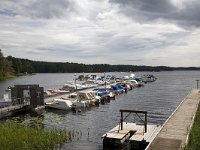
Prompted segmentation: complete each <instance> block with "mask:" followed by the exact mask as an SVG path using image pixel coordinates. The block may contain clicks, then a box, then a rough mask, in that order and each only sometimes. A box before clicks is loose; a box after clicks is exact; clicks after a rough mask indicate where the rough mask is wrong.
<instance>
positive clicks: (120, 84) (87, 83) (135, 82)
mask: <svg viewBox="0 0 200 150" xmlns="http://www.w3.org/2000/svg"><path fill="white" fill-rule="evenodd" d="M75 80H76V81H77V82H78V81H79V83H76V82H74V83H73V82H69V83H66V84H64V85H63V87H62V89H59V90H58V89H57V90H56V89H48V94H50V95H53V94H55V95H59V94H62V95H60V96H59V98H52V101H49V102H46V103H45V106H46V107H49V108H55V109H61V110H74V111H77V110H79V111H81V110H82V109H85V108H87V107H91V106H99V105H100V104H102V105H103V104H105V103H109V102H110V100H112V99H115V96H116V95H119V94H122V93H127V91H129V90H132V89H133V88H136V87H142V86H144V84H143V83H146V82H153V81H155V80H156V77H155V76H153V75H144V76H142V77H136V76H135V75H134V74H131V75H130V76H124V77H122V78H116V77H115V76H109V75H108V76H106V77H105V76H101V77H97V76H96V75H87V76H86V77H84V76H81V77H80V76H79V77H78V78H77V79H75ZM80 83H81V84H80ZM63 93H64V94H63Z"/></svg>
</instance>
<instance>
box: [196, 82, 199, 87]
mask: <svg viewBox="0 0 200 150" xmlns="http://www.w3.org/2000/svg"><path fill="white" fill-rule="evenodd" d="M196 81H197V89H198V88H199V80H196Z"/></svg>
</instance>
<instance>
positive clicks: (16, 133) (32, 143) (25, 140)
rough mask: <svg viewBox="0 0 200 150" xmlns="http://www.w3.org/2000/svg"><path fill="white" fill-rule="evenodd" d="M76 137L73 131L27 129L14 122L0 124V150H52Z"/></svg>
mask: <svg viewBox="0 0 200 150" xmlns="http://www.w3.org/2000/svg"><path fill="white" fill-rule="evenodd" d="M75 137H76V132H75V131H69V132H68V131H67V130H66V129H51V130H49V131H45V130H44V129H43V128H42V127H40V126H38V127H34V128H32V127H28V126H26V125H24V124H20V123H16V122H3V123H0V149H1V150H18V149H19V150H43V149H45V150H52V149H56V148H59V147H61V146H62V144H64V143H65V142H68V141H72V140H73V139H74V138H75Z"/></svg>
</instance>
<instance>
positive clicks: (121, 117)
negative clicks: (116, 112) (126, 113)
mask: <svg viewBox="0 0 200 150" xmlns="http://www.w3.org/2000/svg"><path fill="white" fill-rule="evenodd" d="M120 121H121V130H123V112H122V111H121V120H120Z"/></svg>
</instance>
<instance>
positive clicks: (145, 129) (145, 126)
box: [144, 112, 147, 132]
mask: <svg viewBox="0 0 200 150" xmlns="http://www.w3.org/2000/svg"><path fill="white" fill-rule="evenodd" d="M144 131H145V132H147V112H146V113H145V121H144Z"/></svg>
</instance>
